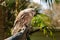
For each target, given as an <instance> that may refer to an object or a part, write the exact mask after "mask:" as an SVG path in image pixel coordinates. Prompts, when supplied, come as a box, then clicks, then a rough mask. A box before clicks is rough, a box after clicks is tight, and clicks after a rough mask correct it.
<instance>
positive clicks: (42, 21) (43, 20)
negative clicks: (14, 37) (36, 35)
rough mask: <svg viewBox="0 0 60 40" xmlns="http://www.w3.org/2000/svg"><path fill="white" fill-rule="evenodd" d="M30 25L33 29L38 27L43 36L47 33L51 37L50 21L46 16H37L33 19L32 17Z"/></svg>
mask: <svg viewBox="0 0 60 40" xmlns="http://www.w3.org/2000/svg"><path fill="white" fill-rule="evenodd" d="M31 25H32V26H33V27H39V28H40V29H41V30H42V31H43V32H44V34H47V33H49V34H50V35H51V36H52V31H51V28H52V26H51V19H50V18H49V17H48V16H47V15H45V14H37V15H36V16H35V17H33V19H32V21H31Z"/></svg>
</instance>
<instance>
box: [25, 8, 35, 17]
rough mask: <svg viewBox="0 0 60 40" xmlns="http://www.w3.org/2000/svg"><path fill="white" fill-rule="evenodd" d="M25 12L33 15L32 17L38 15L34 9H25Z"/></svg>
mask: <svg viewBox="0 0 60 40" xmlns="http://www.w3.org/2000/svg"><path fill="white" fill-rule="evenodd" d="M24 11H25V12H28V13H31V14H32V16H34V15H35V14H36V11H35V9H34V8H28V9H25V10H24Z"/></svg>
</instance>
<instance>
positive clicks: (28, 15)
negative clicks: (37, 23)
mask: <svg viewBox="0 0 60 40" xmlns="http://www.w3.org/2000/svg"><path fill="white" fill-rule="evenodd" d="M35 14H36V12H35V10H34V9H33V8H27V9H24V10H22V11H21V12H19V14H18V16H17V17H16V19H15V21H14V27H13V28H12V35H14V34H16V33H18V32H19V31H21V29H22V28H23V27H26V26H25V25H27V26H28V24H29V23H30V21H31V20H32V18H33V16H34V15H35Z"/></svg>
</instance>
